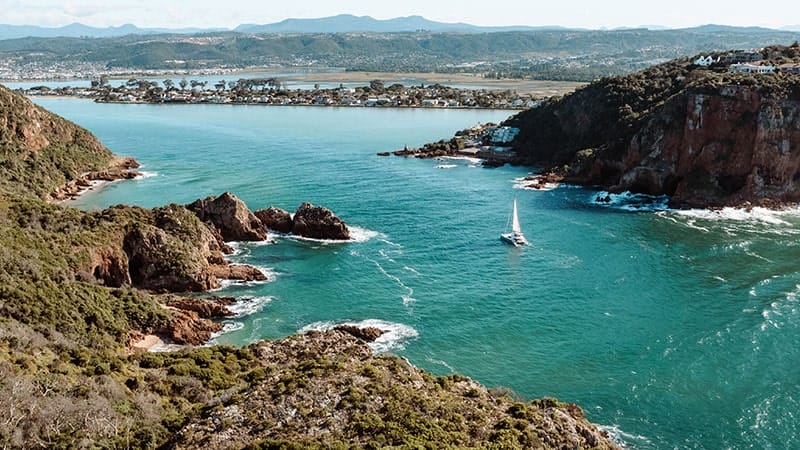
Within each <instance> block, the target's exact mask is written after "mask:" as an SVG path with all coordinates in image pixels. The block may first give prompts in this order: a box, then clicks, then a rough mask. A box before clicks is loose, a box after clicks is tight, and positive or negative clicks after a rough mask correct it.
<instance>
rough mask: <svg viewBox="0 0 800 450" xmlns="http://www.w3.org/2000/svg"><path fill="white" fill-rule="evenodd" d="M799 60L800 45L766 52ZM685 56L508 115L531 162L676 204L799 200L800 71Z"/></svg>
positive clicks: (578, 179)
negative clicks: (733, 69)
mask: <svg viewBox="0 0 800 450" xmlns="http://www.w3.org/2000/svg"><path fill="white" fill-rule="evenodd" d="M762 53H763V56H764V57H765V58H766V61H765V64H766V63H767V62H773V63H776V64H777V63H778V62H785V61H794V62H800V47H798V46H797V45H793V46H792V47H770V48H766V49H764V50H763V52H762ZM692 60H693V59H688V58H687V59H679V60H675V61H671V62H668V63H665V64H661V65H658V66H655V67H652V68H649V69H646V70H643V71H641V72H637V73H635V74H631V75H628V76H623V77H616V78H604V79H601V80H599V81H596V82H593V83H591V84H590V85H588V86H587V87H585V88H583V89H580V90H578V91H576V92H574V93H573V94H570V95H567V96H565V97H563V98H560V99H553V100H550V101H549V102H546V103H544V104H543V105H542V106H540V107H538V108H534V109H531V110H528V111H525V112H522V113H520V114H518V115H517V116H515V117H513V118H511V119H510V120H509V121H507V122H506V124H507V125H512V126H517V127H519V128H520V129H521V131H520V133H519V135H518V137H517V139H516V141H515V148H516V151H517V153H518V155H519V156H520V157H522V158H523V159H524V160H525V162H526V163H527V164H531V165H539V166H544V167H545V168H546V169H548V170H550V171H553V172H555V173H557V174H559V175H562V176H564V177H565V178H566V179H567V180H568V181H572V182H577V183H581V184H587V185H598V186H601V187H603V188H604V189H608V190H611V191H615V192H619V191H624V190H630V191H633V192H640V193H646V194H652V195H667V196H669V197H670V201H671V204H672V205H673V206H680V207H706V206H725V205H743V204H748V203H752V204H765V205H780V204H783V203H795V202H797V201H800V76H798V75H796V74H789V73H774V74H739V73H730V72H728V66H727V65H724V64H721V63H720V64H718V65H716V66H711V67H708V68H706V67H699V66H695V65H694V64H693V63H692V62H691V61H692Z"/></svg>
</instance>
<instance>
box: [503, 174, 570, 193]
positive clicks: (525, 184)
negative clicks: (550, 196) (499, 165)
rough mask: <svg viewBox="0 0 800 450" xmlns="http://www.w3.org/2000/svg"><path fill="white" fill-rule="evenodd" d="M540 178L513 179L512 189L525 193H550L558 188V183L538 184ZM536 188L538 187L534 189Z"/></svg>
mask: <svg viewBox="0 0 800 450" xmlns="http://www.w3.org/2000/svg"><path fill="white" fill-rule="evenodd" d="M540 179H541V177H537V176H534V177H520V178H514V189H524V190H527V191H552V190H553V189H555V188H557V187H559V186H560V184H559V183H539V180H540ZM534 185H535V186H538V187H534Z"/></svg>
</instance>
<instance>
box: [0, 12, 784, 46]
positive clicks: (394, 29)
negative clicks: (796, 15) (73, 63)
mask: <svg viewBox="0 0 800 450" xmlns="http://www.w3.org/2000/svg"><path fill="white" fill-rule="evenodd" d="M613 29H649V30H685V31H696V32H720V31H727V32H731V31H733V32H737V31H738V32H744V33H753V32H786V31H800V26H799V25H789V26H783V27H779V28H767V27H741V26H731V25H719V24H706V25H700V26H696V27H688V28H670V27H664V26H660V25H641V26H621V27H616V28H613ZM546 30H576V31H591V30H592V29H589V28H581V27H565V26H560V25H507V26H492V25H474V24H469V23H463V22H453V23H449V22H439V21H435V20H430V19H427V18H425V17H423V16H419V15H412V16H404V17H393V18H389V19H376V18H373V17H371V16H356V15H353V14H338V15H335V16H327V17H318V18H287V19H283V20H281V21H278V22H272V23H244V24H240V25H238V26H236V27H233V28H226V27H187V28H164V27H152V28H150V27H138V26H136V25H134V24H130V23H126V24H122V25H119V26H109V27H93V26H89V25H84V24H81V23H77V22H76V23H71V24H69V25H64V26H60V27H44V26H37V25H12V24H0V40H4V39H17V38H24V37H85V38H102V37H119V36H126V35H131V34H133V35H149V34H202V33H215V32H226V31H233V32H237V33H244V34H261V33H265V34H272V33H275V34H278V33H352V32H371V33H400V32H414V31H428V32H440V33H444V32H452V33H498V32H510V31H546ZM595 30H601V28H598V29H595Z"/></svg>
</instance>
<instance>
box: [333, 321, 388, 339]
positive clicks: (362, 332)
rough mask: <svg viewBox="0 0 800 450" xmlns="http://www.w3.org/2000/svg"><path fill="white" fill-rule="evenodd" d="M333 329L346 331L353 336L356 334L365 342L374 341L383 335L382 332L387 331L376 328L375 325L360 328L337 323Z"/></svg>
mask: <svg viewBox="0 0 800 450" xmlns="http://www.w3.org/2000/svg"><path fill="white" fill-rule="evenodd" d="M333 329H334V330H339V331H344V332H345V333H347V334H349V335H351V336H355V337H357V338H359V339H361V340H362V341H365V342H373V341H375V339H378V338H379V337H381V335H382V334H384V333H386V332H385V331H383V330H381V329H380V328H375V327H364V328H360V327H357V326H355V325H337V326H335V327H333Z"/></svg>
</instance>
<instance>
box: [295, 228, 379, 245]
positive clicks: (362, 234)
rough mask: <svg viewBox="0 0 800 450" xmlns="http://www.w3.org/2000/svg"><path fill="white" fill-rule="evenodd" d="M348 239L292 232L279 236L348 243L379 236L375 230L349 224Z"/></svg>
mask: <svg viewBox="0 0 800 450" xmlns="http://www.w3.org/2000/svg"><path fill="white" fill-rule="evenodd" d="M348 228H350V239H316V238H310V237H305V236H296V235H294V234H281V235H280V236H282V237H284V238H286V239H291V240H294V241H306V242H318V243H322V244H349V243H353V242H355V243H363V242H367V241H369V240H370V239H373V238H376V237H378V236H380V233H378V232H377V231H372V230H367V229H365V228H360V227H355V226H350V227H348Z"/></svg>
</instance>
